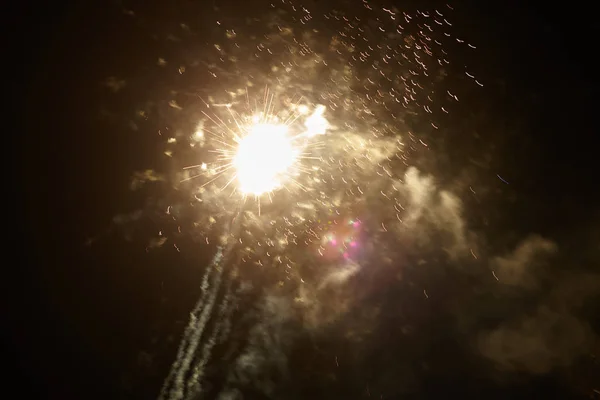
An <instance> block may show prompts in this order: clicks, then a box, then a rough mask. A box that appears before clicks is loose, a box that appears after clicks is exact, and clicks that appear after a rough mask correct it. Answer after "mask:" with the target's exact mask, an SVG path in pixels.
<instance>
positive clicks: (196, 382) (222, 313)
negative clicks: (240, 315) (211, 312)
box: [187, 278, 235, 397]
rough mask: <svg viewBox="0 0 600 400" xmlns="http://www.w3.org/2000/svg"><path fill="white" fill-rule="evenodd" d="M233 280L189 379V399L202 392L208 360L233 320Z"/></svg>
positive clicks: (229, 283) (228, 286)
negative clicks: (225, 328)
mask: <svg viewBox="0 0 600 400" xmlns="http://www.w3.org/2000/svg"><path fill="white" fill-rule="evenodd" d="M231 282H232V280H231V278H230V279H228V282H227V287H226V289H225V294H224V299H223V302H222V303H221V305H220V307H219V312H218V315H217V316H216V320H215V326H214V328H213V331H212V334H211V335H210V337H209V338H208V340H207V341H206V342H205V344H204V347H203V349H202V354H201V358H200V360H198V362H197V363H196V365H195V366H194V368H193V371H194V372H193V375H192V377H191V378H190V379H189V383H188V386H187V387H188V389H189V392H188V397H193V395H195V394H197V393H199V392H200V390H201V384H200V380H201V379H202V377H203V375H204V367H205V366H206V364H207V363H208V360H209V358H210V356H211V354H212V349H213V347H214V346H215V345H216V344H217V338H218V337H219V336H220V334H221V332H222V331H223V327H226V326H227V324H228V323H229V319H230V318H231V313H232V311H233V309H234V308H235V307H234V304H232V295H231Z"/></svg>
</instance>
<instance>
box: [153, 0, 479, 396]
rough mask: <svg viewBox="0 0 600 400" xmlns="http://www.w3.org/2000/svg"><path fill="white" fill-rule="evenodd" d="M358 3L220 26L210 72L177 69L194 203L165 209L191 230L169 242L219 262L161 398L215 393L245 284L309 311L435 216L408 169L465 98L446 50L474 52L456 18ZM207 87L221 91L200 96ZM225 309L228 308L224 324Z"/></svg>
mask: <svg viewBox="0 0 600 400" xmlns="http://www.w3.org/2000/svg"><path fill="white" fill-rule="evenodd" d="M361 4H362V7H364V12H360V13H357V12H356V11H355V10H354V9H350V8H348V9H346V8H344V7H340V8H338V9H335V10H329V11H327V12H325V13H324V14H322V15H318V16H317V15H316V13H314V12H313V11H312V10H309V9H307V8H306V7H302V6H300V5H296V4H294V3H293V2H291V1H288V0H282V2H281V4H280V5H277V6H275V5H271V8H272V9H273V10H274V11H273V12H271V13H268V14H266V15H268V17H264V16H263V17H261V18H256V19H247V20H246V24H245V25H244V24H240V23H239V22H236V21H235V20H232V19H231V18H227V16H223V18H219V19H218V20H217V21H216V22H217V23H216V26H217V30H218V34H217V38H216V39H215V42H214V43H211V44H210V45H209V46H207V47H206V48H205V49H203V51H202V52H200V53H202V54H205V56H204V58H202V59H200V60H198V59H194V60H188V63H187V64H188V68H185V67H179V68H178V71H179V75H181V76H183V77H184V78H185V77H190V78H189V80H185V79H183V82H184V84H182V85H181V86H180V87H179V88H175V89H173V90H171V91H170V92H169V96H171V98H170V99H169V100H166V101H163V103H166V104H167V105H168V106H166V107H165V108H166V110H167V111H166V112H165V114H166V115H167V116H168V117H167V120H168V121H169V125H170V126H171V131H173V132H176V133H175V134H173V137H172V138H170V139H169V141H168V143H167V151H166V152H167V154H168V155H169V156H171V157H172V159H173V164H174V169H175V170H176V173H175V175H176V177H175V178H174V179H173V181H174V182H175V184H174V186H175V189H176V190H177V191H178V192H179V193H183V197H184V198H186V199H189V200H185V201H180V202H179V204H176V205H174V206H173V207H171V206H169V208H168V210H169V216H170V217H171V218H172V219H174V220H176V221H184V220H187V221H188V222H189V221H190V220H191V221H193V224H189V223H188V226H191V227H190V228H189V229H188V231H187V232H185V229H184V233H181V229H180V226H178V229H177V232H176V233H174V234H173V235H171V237H170V239H171V240H173V241H176V240H177V238H178V237H180V236H178V235H184V234H190V235H193V236H194V237H202V238H203V240H205V241H206V242H207V243H208V242H209V241H210V240H215V239H216V240H217V241H219V242H220V247H219V250H218V257H216V258H215V261H214V262H213V263H212V264H211V265H210V266H208V267H207V269H206V274H205V278H204V281H203V285H202V293H203V294H202V297H201V299H200V301H199V302H198V304H197V306H196V308H195V309H194V310H193V312H192V317H191V319H190V323H189V325H188V328H187V330H186V333H185V336H184V340H183V342H182V344H181V347H180V350H179V354H178V358H177V360H176V362H175V364H174V365H173V370H172V373H171V375H170V376H169V378H168V380H167V382H166V383H165V388H164V390H163V396H168V397H169V398H172V399H183V398H192V397H193V396H195V395H197V394H198V393H200V392H201V391H202V385H201V382H202V380H203V379H205V378H203V376H204V375H203V374H204V366H205V365H206V363H207V362H208V358H209V357H210V354H211V352H212V349H213V347H214V346H215V342H218V340H219V339H218V337H219V335H220V334H219V332H221V331H222V330H225V328H224V326H226V325H227V323H229V322H228V321H229V318H230V317H227V318H226V317H224V316H227V315H231V304H233V303H235V301H236V289H235V288H232V285H231V280H232V279H234V278H233V277H236V278H239V280H240V281H243V279H245V278H247V277H248V276H249V275H248V274H250V272H248V271H251V270H256V268H250V266H256V267H259V269H260V270H262V271H265V272H264V273H263V274H261V276H260V277H259V278H257V277H256V275H255V276H254V277H252V280H254V281H258V282H260V283H259V285H262V286H265V287H266V286H268V285H271V286H277V287H283V286H285V287H290V288H291V289H289V290H290V291H291V292H292V293H293V294H292V296H296V295H297V298H300V299H301V300H302V299H306V298H308V297H309V296H310V294H307V293H311V292H310V290H308V289H306V287H307V286H308V285H310V284H311V283H312V284H314V285H315V287H317V288H321V287H323V285H326V284H325V282H332V278H331V277H332V276H335V277H336V278H335V279H333V281H335V282H338V281H340V280H345V279H347V278H348V277H349V276H351V275H352V274H354V273H356V271H358V270H359V269H360V266H361V258H364V257H371V258H373V257H378V258H379V259H384V258H388V259H389V258H390V257H392V256H393V250H391V249H389V247H388V246H386V245H385V243H386V241H385V240H381V239H382V238H383V237H386V236H388V237H390V236H392V237H398V236H399V235H403V234H405V232H406V230H407V229H408V228H407V227H408V226H410V224H413V223H415V221H416V220H417V219H418V218H420V217H419V216H420V215H423V214H425V213H426V212H427V210H422V208H420V207H421V205H420V199H421V198H423V196H430V195H431V194H430V193H429V192H427V191H426V190H425V191H424V192H422V193H420V194H419V193H417V194H419V196H421V197H416V195H415V192H414V191H412V192H410V193H409V191H408V190H407V187H408V186H410V185H411V182H413V181H414V180H417V179H418V178H419V176H418V173H416V172H415V170H414V169H411V166H412V164H414V162H415V159H418V158H419V155H420V154H422V153H423V152H426V151H428V145H427V142H428V141H429V140H430V139H431V138H432V137H434V136H433V135H435V134H436V133H437V132H439V131H440V127H443V125H444V121H445V118H446V115H447V114H448V113H449V112H450V111H451V110H452V107H453V105H454V104H456V103H457V102H458V99H459V97H458V95H457V94H456V93H454V92H453V91H451V90H449V89H448V88H446V87H445V86H444V81H445V79H444V78H445V77H446V76H447V75H448V70H449V69H450V68H451V67H450V61H449V59H448V58H449V57H448V55H447V52H446V50H445V46H446V43H447V42H448V41H451V42H452V43H453V44H455V45H456V44H459V45H461V44H464V45H465V46H466V45H468V44H467V43H464V41H462V40H461V39H458V38H453V37H452V35H451V34H450V33H449V32H450V30H449V29H450V27H451V24H450V23H449V22H448V17H447V16H446V15H445V13H447V12H450V8H448V9H447V10H446V9H444V10H441V11H440V10H433V11H431V12H424V11H414V12H411V13H408V12H401V11H399V10H396V9H388V8H385V7H377V6H375V5H372V4H370V3H368V2H366V1H363V2H362V3H361ZM190 40H192V39H190ZM468 46H470V47H473V46H471V45H468ZM161 60H162V62H161V63H160V65H161V67H163V66H164V65H165V63H166V61H164V60H163V59H162V58H161ZM199 76H203V77H204V78H203V79H208V81H206V82H207V83H206V84H204V85H203V87H202V88H197V90H196V88H195V86H194V84H193V82H194V81H195V80H197V79H199V78H198V77H199ZM465 76H466V77H467V78H465V79H471V80H473V83H474V84H478V85H480V83H479V82H478V81H477V80H476V79H475V77H474V75H473V74H471V73H470V72H467V71H465ZM196 86H197V85H196ZM258 87H265V89H264V92H262V91H259V90H257V89H256V88H258ZM257 92H258V93H262V95H257ZM142 115H145V113H142ZM190 126H194V127H196V129H195V130H194V131H193V132H192V131H191V130H190V129H189V127H190ZM186 127H187V128H186ZM415 131H418V132H419V133H418V134H415V133H413V132H415ZM424 189H427V187H426V186H424ZM248 198H255V199H256V202H247V201H246V200H247V199H248ZM450 200H452V199H450ZM450 200H448V201H450ZM247 203H250V204H247ZM183 210H187V212H184V211H183ZM190 210H191V211H190ZM407 210H412V211H413V212H412V213H411V217H408V216H407V215H406V214H407ZM415 215H416V216H417V217H415ZM415 218H416V219H415ZM182 223H183V222H182ZM162 243H164V241H163V242H162ZM225 259H226V260H227V264H228V265H225V262H224V261H222V260H225ZM371 261H372V262H373V260H371ZM240 266H244V268H240ZM331 267H333V269H334V272H335V274H333V273H332V272H331ZM344 267H347V268H344ZM225 270H226V271H227V275H226V276H225V277H223V271H225ZM342 277H343V279H342ZM223 279H224V280H225V281H226V282H228V283H227V285H228V286H227V288H226V289H221V286H222V285H221V281H222V280H223ZM273 284H274V285H273ZM233 286H235V285H233ZM317 290H318V289H317ZM216 304H221V305H223V304H225V305H224V306H222V307H221V308H219V310H220V311H219V312H217V313H216V314H215V315H213V308H214V306H215V305H216ZM210 321H213V322H212V327H207V326H208V325H210V324H211V322H210ZM200 348H201V349H202V350H200ZM232 379H233V378H232Z"/></svg>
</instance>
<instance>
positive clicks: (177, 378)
mask: <svg viewBox="0 0 600 400" xmlns="http://www.w3.org/2000/svg"><path fill="white" fill-rule="evenodd" d="M222 259H223V249H222V248H219V249H218V250H217V253H216V254H215V256H214V257H213V259H212V261H211V262H210V264H208V266H207V267H206V272H205V273H204V276H203V278H202V286H201V290H202V294H201V296H200V298H199V299H198V302H197V303H196V305H195V307H194V309H193V310H192V311H191V313H190V321H189V323H188V326H187V327H186V329H185V332H184V334H183V338H182V340H181V343H180V345H179V350H178V351H177V357H176V359H175V362H174V363H173V365H172V367H171V371H170V372H169V375H168V376H167V379H166V380H165V383H164V385H163V387H162V390H161V394H160V397H159V399H161V400H162V399H166V398H167V397H166V396H167V391H168V388H169V387H170V386H173V387H172V389H171V392H170V393H171V398H181V397H179V395H178V394H177V393H182V387H183V380H184V378H183V376H184V375H185V372H186V371H187V369H188V368H189V363H190V362H191V357H193V354H194V352H195V350H196V348H197V346H198V344H197V340H198V339H199V338H198V337H197V335H198V333H200V334H201V333H202V330H203V328H204V327H203V326H202V325H201V324H200V321H198V318H197V317H196V315H197V314H198V313H200V311H201V310H203V309H204V303H205V299H206V298H207V296H208V295H209V290H210V289H211V285H210V284H209V278H210V276H211V272H213V270H214V269H215V266H217V265H219V263H220V262H221V260H222ZM217 273H218V272H217ZM215 292H216V290H214V289H213V291H212V293H215ZM212 293H211V294H212ZM194 339H196V342H195V343H194Z"/></svg>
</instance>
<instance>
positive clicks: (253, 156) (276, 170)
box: [233, 123, 299, 196]
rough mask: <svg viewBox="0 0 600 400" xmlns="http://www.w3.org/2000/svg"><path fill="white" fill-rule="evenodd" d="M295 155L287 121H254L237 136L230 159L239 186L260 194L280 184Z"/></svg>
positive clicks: (295, 157)
mask: <svg viewBox="0 0 600 400" xmlns="http://www.w3.org/2000/svg"><path fill="white" fill-rule="evenodd" d="M298 156H299V151H298V149H296V148H294V146H293V145H292V142H291V140H290V138H289V137H288V127H287V126H286V125H276V124H264V123H258V124H255V125H253V126H252V127H251V128H250V130H249V132H248V134H247V135H246V136H244V137H243V138H241V139H240V140H239V142H238V148H237V153H236V155H235V158H234V160H233V163H234V166H235V168H236V173H237V175H236V177H237V180H238V188H239V190H240V191H241V192H242V193H243V194H245V195H248V194H253V195H255V196H260V195H261V194H263V193H267V192H271V191H273V190H275V189H277V188H279V187H280V186H281V185H282V183H283V182H282V181H283V180H284V179H285V175H286V173H287V172H288V171H289V169H290V167H292V166H293V164H294V163H295V162H296V160H297V159H298Z"/></svg>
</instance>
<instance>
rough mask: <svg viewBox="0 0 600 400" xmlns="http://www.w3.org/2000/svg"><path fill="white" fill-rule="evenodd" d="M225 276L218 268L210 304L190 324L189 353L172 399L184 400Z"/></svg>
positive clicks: (177, 376)
mask: <svg viewBox="0 0 600 400" xmlns="http://www.w3.org/2000/svg"><path fill="white" fill-rule="evenodd" d="M222 275H223V268H218V267H217V274H216V276H215V282H214V286H213V289H212V291H211V293H210V296H209V298H208V302H207V303H206V304H205V305H204V307H203V309H202V313H201V314H200V318H199V319H198V318H196V316H195V314H192V318H191V321H190V323H191V324H193V325H192V326H193V327H194V329H193V331H192V332H191V336H190V338H189V345H188V348H187V351H186V352H185V356H184V357H183V360H182V363H181V366H180V367H179V371H178V373H177V375H176V377H175V382H174V386H173V388H172V389H171V399H173V400H180V399H183V398H184V393H185V375H186V374H187V373H188V371H189V370H190V364H191V363H192V360H193V358H194V355H195V354H196V350H197V349H198V344H199V343H200V339H201V337H202V333H203V332H204V328H205V327H206V322H207V321H208V319H209V318H210V315H211V313H212V310H213V307H214V304H215V300H216V298H217V294H218V289H219V285H220V284H221V277H222Z"/></svg>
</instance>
